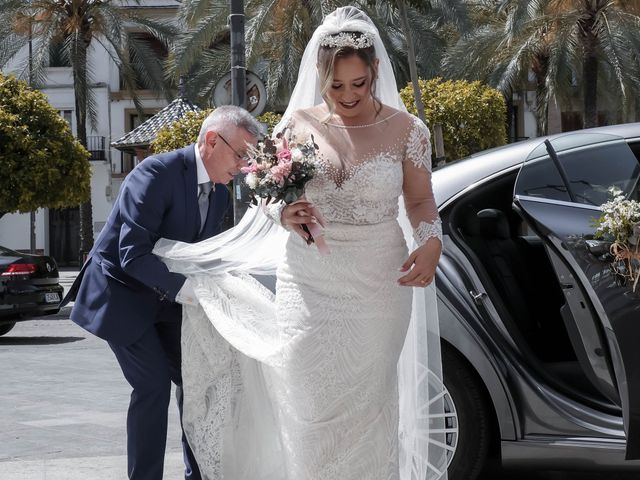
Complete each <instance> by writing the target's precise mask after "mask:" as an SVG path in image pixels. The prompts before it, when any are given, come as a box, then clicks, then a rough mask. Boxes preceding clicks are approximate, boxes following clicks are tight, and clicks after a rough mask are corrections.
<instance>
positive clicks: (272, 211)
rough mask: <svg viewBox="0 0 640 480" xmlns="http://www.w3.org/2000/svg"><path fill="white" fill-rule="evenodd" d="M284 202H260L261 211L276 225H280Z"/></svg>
mask: <svg viewBox="0 0 640 480" xmlns="http://www.w3.org/2000/svg"><path fill="white" fill-rule="evenodd" d="M285 206H286V205H285V203H284V202H272V203H269V204H268V205H267V204H264V203H263V204H262V211H263V212H264V214H265V215H266V216H267V217H268V218H269V219H270V220H271V221H272V222H274V223H275V224H276V225H280V226H281V227H284V225H282V209H283V208H284V207H285Z"/></svg>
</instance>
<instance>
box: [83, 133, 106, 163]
mask: <svg viewBox="0 0 640 480" xmlns="http://www.w3.org/2000/svg"><path fill="white" fill-rule="evenodd" d="M104 145H105V137H97V136H90V137H87V150H89V153H90V154H91V159H90V160H93V161H103V160H106V159H107V152H106V150H105V147H104Z"/></svg>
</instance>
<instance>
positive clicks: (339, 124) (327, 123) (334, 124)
mask: <svg viewBox="0 0 640 480" xmlns="http://www.w3.org/2000/svg"><path fill="white" fill-rule="evenodd" d="M399 113H400V111H399V110H398V111H397V112H393V113H392V114H391V115H389V116H388V117H385V118H382V119H380V120H378V121H377V122H373V123H367V124H364V125H344V124H342V123H331V122H325V125H330V126H332V127H337V128H367V127H373V126H374V125H379V124H381V123H384V122H386V121H387V120H389V119H390V118H391V117H394V116H396V115H397V114H399Z"/></svg>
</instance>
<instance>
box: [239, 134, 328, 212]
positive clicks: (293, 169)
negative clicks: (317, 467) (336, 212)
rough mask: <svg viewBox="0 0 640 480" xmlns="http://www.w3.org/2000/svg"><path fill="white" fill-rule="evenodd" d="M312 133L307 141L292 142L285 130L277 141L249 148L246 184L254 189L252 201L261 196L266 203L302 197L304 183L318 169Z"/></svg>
mask: <svg viewBox="0 0 640 480" xmlns="http://www.w3.org/2000/svg"><path fill="white" fill-rule="evenodd" d="M317 150H318V145H316V144H315V141H314V139H313V135H311V136H310V137H309V139H308V140H307V141H306V142H304V143H294V142H289V141H287V139H286V138H285V136H284V135H283V134H282V133H278V135H276V138H275V140H272V139H270V138H267V139H266V140H264V141H263V142H258V145H256V146H253V145H251V146H250V147H249V149H248V151H247V155H248V156H249V166H248V167H244V168H243V169H242V172H243V173H246V174H247V176H246V177H245V180H244V181H245V183H246V184H247V186H248V187H249V189H250V190H251V203H253V204H254V205H257V204H258V198H264V199H266V203H270V202H272V201H274V202H277V201H283V202H285V203H286V204H289V203H293V202H296V201H298V200H300V199H301V198H302V197H303V195H304V186H305V184H306V183H307V182H308V181H309V180H311V179H312V178H313V176H314V174H315V172H316V163H315V161H314V160H315V158H316V151H317Z"/></svg>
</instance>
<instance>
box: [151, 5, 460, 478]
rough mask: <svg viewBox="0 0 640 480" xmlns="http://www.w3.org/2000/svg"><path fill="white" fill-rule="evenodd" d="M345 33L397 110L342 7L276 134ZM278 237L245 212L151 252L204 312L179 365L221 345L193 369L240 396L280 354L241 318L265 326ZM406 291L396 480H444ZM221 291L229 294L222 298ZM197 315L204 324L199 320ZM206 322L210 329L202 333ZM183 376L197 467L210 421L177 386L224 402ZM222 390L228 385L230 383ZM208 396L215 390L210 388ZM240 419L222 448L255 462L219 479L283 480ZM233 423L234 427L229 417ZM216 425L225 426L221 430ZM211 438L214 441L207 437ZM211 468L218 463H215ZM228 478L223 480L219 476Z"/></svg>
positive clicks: (189, 320) (265, 434) (307, 95)
mask: <svg viewBox="0 0 640 480" xmlns="http://www.w3.org/2000/svg"><path fill="white" fill-rule="evenodd" d="M345 31H354V32H363V33H365V32H366V33H371V34H372V35H373V37H374V48H375V51H376V54H377V57H378V59H379V68H378V79H377V86H376V92H375V94H376V96H377V97H378V98H379V99H380V100H381V101H382V103H384V104H386V105H389V106H392V107H394V108H397V109H402V110H405V107H404V104H403V103H402V101H401V99H400V96H399V95H398V92H397V86H396V82H395V77H394V74H393V70H392V67H391V63H390V61H389V57H388V55H387V53H386V50H385V48H384V45H383V43H382V40H381V39H380V35H379V33H378V30H377V29H376V27H375V26H374V25H373V23H372V22H371V20H370V19H369V18H368V17H367V16H366V15H365V14H364V13H363V12H362V11H360V10H358V9H357V8H354V7H342V8H338V9H337V10H336V11H334V12H333V13H331V14H330V15H328V16H327V17H326V18H325V19H324V21H323V23H322V25H320V26H319V27H318V28H317V29H316V31H315V32H314V34H313V36H312V38H311V40H310V41H309V43H308V45H307V47H306V50H305V52H304V55H303V58H302V62H301V65H300V71H299V76H298V80H297V84H296V87H295V88H294V91H293V93H292V96H291V100H290V103H289V106H288V108H287V110H286V112H285V113H284V115H283V119H282V121H281V122H280V123H279V124H278V125H277V126H276V129H275V130H276V131H278V130H280V129H282V128H283V126H284V125H286V123H287V121H288V118H289V117H290V116H291V115H292V113H293V112H294V111H295V110H298V109H302V108H307V107H311V106H314V105H317V104H319V103H322V101H323V100H322V97H321V96H320V84H319V78H318V74H317V68H316V62H317V55H318V49H319V47H320V39H321V38H322V37H323V36H324V35H326V34H336V33H339V32H345ZM399 210H400V213H399V218H398V220H399V223H400V225H401V226H402V228H403V231H404V235H405V238H406V240H407V243H408V246H409V248H410V250H412V249H414V248H415V247H416V245H415V243H414V241H413V231H412V228H411V225H410V223H409V221H408V219H407V216H406V213H405V209H404V202H403V201H402V199H401V201H400V209H399ZM288 235H289V232H287V231H286V230H284V229H283V228H282V227H280V226H278V225H276V224H275V223H274V222H273V221H271V220H270V219H269V218H267V216H266V215H265V214H264V213H263V211H262V209H261V208H256V207H252V208H249V209H248V211H247V213H246V214H245V215H244V217H243V218H242V219H241V221H240V222H239V223H238V225H236V226H235V227H234V228H232V229H230V230H228V231H226V232H223V233H222V234H220V235H218V236H216V237H213V238H211V239H208V240H205V241H202V242H200V243H197V244H186V243H181V242H175V241H169V240H164V239H162V240H160V241H159V242H158V243H157V245H156V247H155V249H154V253H155V254H156V255H158V256H159V257H161V258H162V260H163V261H164V262H165V263H166V264H167V266H168V267H169V269H170V270H171V271H174V272H179V273H182V274H184V275H187V276H188V277H189V278H191V279H192V281H193V282H194V283H195V291H196V295H197V296H198V297H199V299H200V300H201V302H202V305H203V307H204V310H203V309H202V308H193V307H185V309H184V317H185V319H184V321H183V358H184V352H185V345H187V346H188V348H190V349H194V348H199V349H201V350H202V351H203V352H206V351H207V350H211V349H214V348H215V349H220V343H221V342H220V339H221V338H223V339H224V341H226V342H228V343H229V344H230V345H232V346H233V348H234V349H235V350H237V351H238V352H241V353H242V355H239V356H237V357H236V358H233V359H231V360H228V359H226V357H224V358H225V360H221V359H217V360H213V361H212V360H207V359H206V358H204V356H203V357H202V358H201V359H200V360H198V361H201V362H209V365H208V368H209V375H221V376H222V377H224V375H226V373H225V372H222V373H213V372H218V371H219V370H220V369H224V368H230V369H231V370H233V371H236V370H238V369H240V370H243V371H244V382H245V384H244V385H243V386H242V387H241V389H245V390H246V389H247V388H252V389H254V391H255V393H254V394H255V395H258V396H259V395H260V393H261V390H260V389H262V388H263V387H264V385H263V384H262V380H261V379H260V375H259V368H260V367H259V364H258V366H256V365H254V364H251V361H252V360H251V359H253V360H257V361H258V362H262V363H265V364H267V365H270V366H275V367H277V362H278V360H277V359H278V358H279V349H281V348H283V343H286V340H284V341H283V338H282V332H278V331H277V329H276V326H275V322H274V326H273V327H272V328H271V330H269V327H268V326H266V328H265V325H264V323H265V322H263V324H262V326H261V328H260V329H259V330H257V329H255V328H254V326H253V324H252V320H251V319H255V318H256V316H257V317H258V318H270V315H271V314H274V311H275V310H274V306H273V297H272V295H271V294H270V292H268V291H267V290H266V289H264V288H262V286H261V285H260V284H259V283H258V282H255V281H254V280H253V278H252V277H251V276H250V275H259V276H262V275H266V276H274V275H275V272H276V268H277V266H278V264H279V263H280V261H281V259H282V258H283V256H284V247H285V243H286V238H287V236H288ZM211 289H216V291H217V292H218V293H219V295H218V299H219V300H218V301H217V303H212V302H203V300H204V299H205V298H206V297H211V295H212V291H211ZM413 291H414V295H413V308H412V317H411V322H410V325H409V330H408V333H407V337H406V340H405V345H404V348H403V350H402V353H401V357H400V360H399V363H398V388H399V392H400V424H399V430H398V432H399V447H400V448H399V451H400V470H401V472H400V480H425V479H429V480H435V479H446V467H447V460H448V458H447V448H446V438H445V434H444V428H445V424H444V422H445V415H444V404H443V400H442V398H443V393H442V392H443V383H442V362H441V357H440V336H439V326H438V316H437V304H436V292H435V286H434V285H433V284H431V285H430V286H429V287H427V288H414V289H413ZM229 292H234V294H233V295H231V294H230V293H229ZM238 292H244V293H238ZM205 313H206V317H208V319H207V320H208V321H203V319H204V318H205ZM198 320H200V322H199V321H198ZM209 322H211V324H213V327H215V329H213V328H211V325H210V324H209ZM230 322H231V323H234V324H235V325H237V324H241V326H242V334H241V335H239V334H238V333H237V332H238V329H236V328H228V325H229V323H230ZM189 342H192V343H189ZM191 356H192V357H194V356H193V355H191ZM194 358H196V357H194ZM191 361H196V360H193V359H192V360H191ZM192 367H193V366H192V365H189V364H186V363H185V360H184V359H183V381H184V382H185V385H186V386H185V405H184V416H183V423H184V427H185V431H186V433H187V436H188V438H189V441H190V444H191V446H192V448H193V449H194V452H195V453H196V457H197V458H198V462H199V463H201V462H202V457H201V456H199V455H198V450H200V449H201V448H202V443H203V442H204V443H205V445H204V447H205V448H206V450H205V451H204V452H201V453H202V455H203V456H206V455H208V454H210V453H211V448H210V445H209V446H208V445H206V442H211V441H214V443H215V438H218V437H217V435H218V436H219V435H220V433H219V432H218V433H216V434H214V433H211V432H209V433H208V435H209V437H207V438H204V437H202V434H201V433H198V432H195V431H190V430H192V425H193V424H194V423H195V422H197V421H198V419H201V418H202V417H203V416H207V415H211V412H209V411H202V407H201V406H199V405H195V404H190V402H189V391H188V388H187V386H188V385H187V384H190V385H191V386H192V388H193V389H198V388H200V389H202V391H199V392H195V394H194V397H196V398H197V396H200V397H201V398H204V397H206V398H207V399H208V401H211V402H214V401H216V402H221V401H223V403H224V401H226V400H225V399H226V397H224V396H221V395H218V396H216V397H215V399H212V398H210V397H211V392H210V390H211V389H209V390H207V391H205V390H204V389H205V387H204V385H203V382H204V379H203V378H200V377H197V376H196V377H191V375H192V372H191V369H192ZM248 378H252V379H253V381H254V383H255V384H254V385H248V384H246V383H247V379H248ZM230 382H231V384H233V381H230ZM223 383H224V382H223ZM236 386H237V382H236ZM238 388H240V387H238ZM218 390H224V388H220V387H219V388H218ZM245 393H246V392H245ZM249 397H251V395H249ZM227 400H228V399H227ZM249 403H251V402H249ZM198 410H200V411H198ZM244 411H245V415H246V412H253V414H249V415H248V416H249V417H250V418H251V421H253V422H254V423H253V424H252V425H251V426H250V427H247V428H251V429H252V432H251V435H249V436H247V435H244V436H243V435H242V434H241V433H238V434H236V436H235V437H234V438H235V440H234V441H233V442H232V443H235V444H236V445H242V446H243V447H241V448H246V446H247V445H248V443H251V444H252V445H253V447H254V451H255V452H259V453H255V454H254V456H255V458H256V460H255V462H253V463H252V462H248V458H247V457H246V456H245V457H243V461H242V464H243V465H242V472H239V471H237V470H234V471H233V473H232V475H230V476H229V477H225V478H234V479H242V478H245V479H247V480H249V479H258V478H259V479H261V480H266V479H269V480H271V479H274V480H282V479H283V478H284V477H283V476H281V475H282V472H281V471H280V470H279V466H278V461H277V460H276V458H277V456H278V454H279V453H278V447H277V445H274V440H273V438H271V439H269V428H270V427H273V425H271V426H270V425H269V422H270V421H269V420H268V419H267V417H268V415H263V412H258V407H256V406H255V405H248V406H246V408H245V410H244ZM218 414H219V412H218ZM258 419H259V421H258ZM234 421H236V422H237V421H238V420H237V418H236V419H234ZM229 422H230V421H229ZM225 425H227V426H228V423H225ZM224 429H225V426H224V425H221V426H220V427H219V430H224ZM227 430H228V428H227ZM240 430H242V429H240ZM212 435H213V437H215V438H212ZM249 437H250V438H249ZM260 438H264V439H265V442H264V444H265V445H263V446H262V447H261V446H260V445H257V444H258V443H260ZM247 442H248V443H247ZM211 461H212V463H215V462H218V463H220V459H219V458H218V459H213V460H211ZM259 463H262V466H261V467H260V468H261V470H260V474H259V475H258V473H256V469H257V468H258V466H257V464H259ZM265 464H269V465H271V472H272V474H271V475H265V473H264V471H265ZM212 468H215V466H214V467H212ZM229 473H230V472H229V471H227V474H229Z"/></svg>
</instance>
